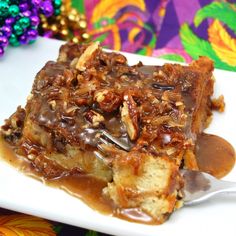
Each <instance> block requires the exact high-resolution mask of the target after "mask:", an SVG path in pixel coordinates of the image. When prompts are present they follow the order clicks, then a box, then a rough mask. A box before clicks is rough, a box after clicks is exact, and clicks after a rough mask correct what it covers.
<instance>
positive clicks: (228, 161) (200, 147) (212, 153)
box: [195, 133, 235, 178]
mask: <svg viewBox="0 0 236 236" xmlns="http://www.w3.org/2000/svg"><path fill="white" fill-rule="evenodd" d="M195 152H196V153H195V154H196V159H197V164H198V167H199V169H200V170H201V171H204V172H207V173H209V174H211V175H214V176H215V177H217V178H222V177H224V176H225V175H227V174H228V173H229V172H230V171H231V170H232V168H233V167H234V164H235V151H234V148H233V147H232V145H231V144H230V143H229V142H227V141H226V140H225V139H223V138H221V137H219V136H216V135H212V134H204V133H202V134H200V135H199V136H198V138H197V142H196V150H195Z"/></svg>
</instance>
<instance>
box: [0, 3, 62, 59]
mask: <svg viewBox="0 0 236 236" xmlns="http://www.w3.org/2000/svg"><path fill="white" fill-rule="evenodd" d="M61 4H62V2H61V0H31V1H30V0H0V56H2V55H3V54H4V51H5V49H6V47H7V46H8V45H9V44H10V45H12V46H19V45H21V44H29V43H33V42H34V41H35V40H36V38H37V36H38V26H39V24H40V15H41V16H44V17H45V18H49V17H53V16H56V15H59V14H60V7H61Z"/></svg>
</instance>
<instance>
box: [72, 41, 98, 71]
mask: <svg viewBox="0 0 236 236" xmlns="http://www.w3.org/2000/svg"><path fill="white" fill-rule="evenodd" d="M98 48H99V42H95V43H93V44H91V45H89V46H88V47H87V48H86V50H85V51H84V53H83V54H82V55H81V56H80V57H79V58H75V59H74V60H73V61H72V62H71V66H72V67H74V66H75V68H76V69H77V70H79V71H85V69H86V62H87V61H89V60H90V59H91V58H92V56H93V54H94V53H95V52H96V51H97V50H98Z"/></svg>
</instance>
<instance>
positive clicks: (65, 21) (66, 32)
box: [39, 0, 90, 43]
mask: <svg viewBox="0 0 236 236" xmlns="http://www.w3.org/2000/svg"><path fill="white" fill-rule="evenodd" d="M61 3H62V5H61V8H60V14H58V15H57V14H56V12H55V14H54V16H52V17H50V18H47V17H45V15H41V16H40V20H41V24H40V25H39V34H40V35H42V36H44V37H49V38H57V39H62V40H70V41H73V42H75V43H78V42H83V41H87V40H89V39H90V36H89V34H88V33H87V22H86V19H85V16H84V15H83V14H80V13H79V12H78V11H77V10H76V9H75V8H73V7H72V6H71V1H69V0H64V1H62V0H54V2H53V4H54V7H57V6H59V5H60V4H61Z"/></svg>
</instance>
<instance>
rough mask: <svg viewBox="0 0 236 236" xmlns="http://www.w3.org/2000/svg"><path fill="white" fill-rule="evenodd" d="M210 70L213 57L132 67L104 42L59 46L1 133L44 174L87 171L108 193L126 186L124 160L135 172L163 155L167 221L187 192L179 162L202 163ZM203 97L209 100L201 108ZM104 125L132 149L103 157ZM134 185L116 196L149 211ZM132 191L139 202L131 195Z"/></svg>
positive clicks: (121, 202)
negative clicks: (198, 145) (200, 139)
mask: <svg viewBox="0 0 236 236" xmlns="http://www.w3.org/2000/svg"><path fill="white" fill-rule="evenodd" d="M212 70H213V65H212V62H211V61H210V60H208V59H207V58H201V59H200V60H199V61H196V62H193V63H192V65H190V66H188V67H187V66H186V67H185V66H180V65H170V64H166V65H164V66H162V67H160V66H143V64H142V63H138V64H137V65H134V66H128V64H127V60H126V58H125V57H124V56H123V55H121V54H118V53H114V52H111V53H108V52H104V51H102V50H101V48H100V47H99V45H98V43H94V44H90V45H77V44H70V43H69V44H66V45H64V46H62V47H61V49H60V54H59V57H58V60H57V62H52V61H50V62H48V63H47V64H46V65H45V66H44V68H43V69H42V70H41V71H40V72H39V73H38V74H37V76H36V79H35V81H34V84H33V88H32V92H31V94H30V96H29V98H28V101H27V105H26V107H25V109H23V108H21V107H18V109H17V112H16V113H14V114H13V115H12V116H11V117H10V118H9V119H8V120H7V121H6V123H5V125H3V126H2V131H1V133H2V136H3V137H4V138H5V140H6V141H8V142H9V143H10V144H11V145H12V146H14V149H15V151H16V152H17V154H18V155H21V156H24V157H27V159H28V160H29V161H30V162H31V163H32V165H33V167H34V168H35V169H36V170H37V172H38V173H40V175H42V176H43V177H44V178H46V179H51V180H52V179H54V180H55V179H58V178H63V177H66V176H67V177H68V176H73V175H77V174H79V175H80V174H84V173H87V174H89V175H91V176H93V177H96V178H98V179H100V180H102V181H105V182H106V183H107V182H109V184H108V188H107V189H106V190H104V191H103V193H104V194H105V195H108V196H109V195H110V197H111V195H112V194H113V193H114V191H115V194H113V195H116V194H117V192H119V191H121V189H120V190H119V191H118V188H117V189H115V188H114V184H117V183H118V181H119V180H120V176H119V175H116V173H119V170H120V169H119V167H121V166H123V165H124V166H125V165H129V166H130V168H131V167H132V171H131V172H132V175H137V176H138V175H141V174H140V173H142V174H143V173H144V172H145V168H146V167H145V166H146V164H145V163H149V161H150V163H151V162H152V161H153V160H154V159H155V158H158V160H160V165H159V166H161V165H162V162H163V163H164V164H165V165H166V168H167V169H169V170H170V173H169V172H168V173H167V174H166V176H167V175H168V180H167V181H166V182H165V183H166V186H165V187H163V189H162V190H161V191H160V193H158V194H159V195H158V199H162V200H163V199H165V198H166V199H167V198H168V202H169V203H171V204H172V205H171V204H170V205H171V207H169V206H168V207H169V208H168V209H167V210H165V211H164V212H162V213H163V215H164V217H162V216H160V215H158V214H157V215H158V216H157V221H158V222H159V223H162V222H163V221H164V219H166V217H167V216H168V214H169V213H171V212H172V211H173V209H174V207H176V206H177V205H176V204H177V200H176V198H181V197H180V196H178V191H179V190H180V189H181V187H182V186H183V182H182V180H181V177H180V174H179V172H178V169H179V168H180V167H181V168H182V167H185V168H190V169H198V165H197V161H196V159H195V156H194V148H195V147H194V144H195V141H196V138H197V135H198V134H199V133H201V132H202V130H203V129H204V128H205V126H206V125H207V120H208V118H209V117H210V116H211V114H212V113H211V101H210V96H211V95H212V93H213V80H212V79H211V77H212V74H211V73H212ZM205 78H208V79H205ZM199 90H202V91H204V93H203V92H202V93H198V92H197V91H199ZM199 94H200V95H199ZM203 96H204V97H205V98H204V99H205V100H204V99H203ZM199 103H204V104H201V107H204V109H203V111H202V110H200V109H201V108H200V106H199ZM199 111H201V115H200V116H199V115H197V114H198V112H199ZM102 129H105V130H108V131H109V132H110V133H111V134H112V135H113V136H114V137H119V138H121V139H122V140H123V141H124V142H129V143H130V144H131V145H132V149H131V151H130V152H129V154H128V153H126V152H124V151H121V150H119V149H117V148H116V147H115V146H113V145H112V146H108V147H106V150H107V153H106V157H107V161H106V162H105V163H104V162H103V161H101V160H98V159H97V158H96V157H95V155H94V153H93V152H94V151H95V150H97V144H98V143H99V135H100V133H99V130H102ZM118 157H119V158H118ZM147 160H148V161H147ZM164 164H163V165H164ZM158 168H159V167H158ZM125 177H126V179H127V178H128V179H129V178H131V179H132V176H131V175H125ZM112 181H113V182H114V183H112V184H113V185H112V184H110V182H112ZM135 181H136V180H135ZM135 181H133V182H135ZM135 183H136V182H135ZM122 184H123V182H122ZM122 184H121V185H122ZM122 186H123V185H122ZM137 186H138V184H137ZM137 186H136V187H135V188H137ZM103 187H104V186H103ZM135 188H133V187H132V186H131V187H130V191H131V190H132V191H131V192H129V193H128V192H127V188H125V187H124V188H122V189H123V190H122V191H124V192H122V191H121V192H122V194H121V195H122V196H123V197H122V198H116V199H115V198H114V197H111V199H112V200H113V201H114V202H115V203H116V204H117V205H118V206H120V207H121V208H135V207H139V206H140V205H141V208H142V209H144V211H145V210H146V211H147V212H148V211H149V209H148V208H145V205H144V203H143V202H144V201H143V200H141V198H138V197H137V192H136V193H135V191H136V190H134V189H135ZM124 189H125V190H124ZM112 191H113V193H112ZM148 191H149V190H148ZM148 191H146V192H145V194H146V195H147V192H148ZM158 191H159V190H158ZM121 192H120V193H121ZM132 194H133V195H132ZM135 194H136V195H135ZM134 195H135V196H136V200H137V202H139V203H138V204H134V203H130V202H129V200H127V199H129V198H130V197H132V198H135V197H134ZM168 196H169V197H168ZM142 197H143V195H142ZM117 199H118V200H117ZM155 199H156V198H155ZM163 201H164V200H163ZM142 204H143V205H142ZM148 214H150V215H151V216H153V215H155V216H156V213H152V212H151V213H150V212H148Z"/></svg>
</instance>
